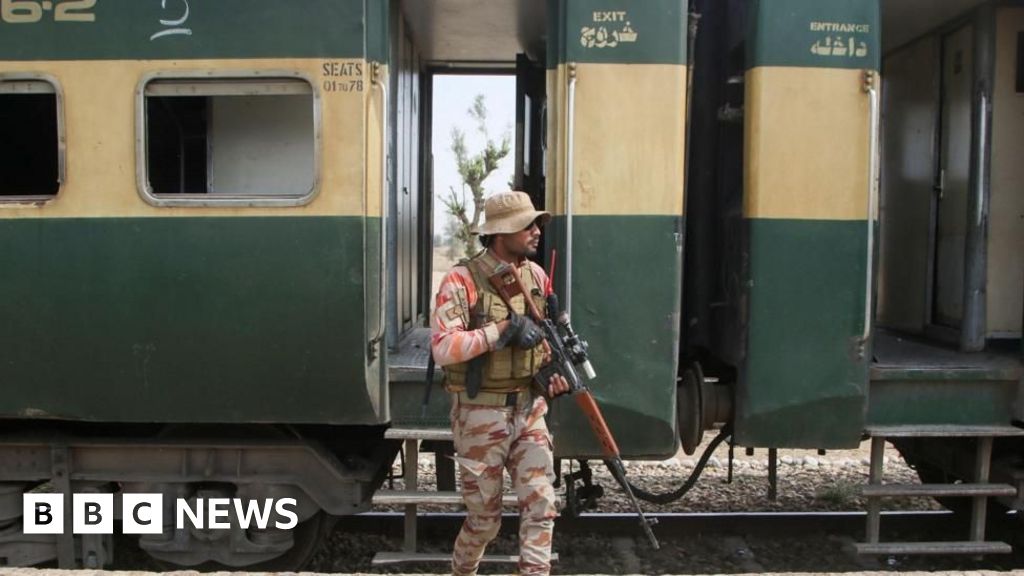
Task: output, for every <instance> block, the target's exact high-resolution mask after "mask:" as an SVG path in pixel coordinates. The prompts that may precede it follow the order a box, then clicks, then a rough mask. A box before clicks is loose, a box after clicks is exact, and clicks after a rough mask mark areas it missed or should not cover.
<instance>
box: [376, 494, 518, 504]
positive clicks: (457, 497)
mask: <svg viewBox="0 0 1024 576" xmlns="http://www.w3.org/2000/svg"><path fill="white" fill-rule="evenodd" d="M373 503H374V504H381V505H392V506H401V505H407V504H435V505H441V506H457V505H460V504H462V495H461V494H459V493H458V492H452V491H437V492H423V491H417V490H381V491H379V492H377V493H376V494H374V495H373ZM501 503H502V505H504V506H515V505H516V504H517V500H516V496H515V494H505V495H503V496H502V497H501Z"/></svg>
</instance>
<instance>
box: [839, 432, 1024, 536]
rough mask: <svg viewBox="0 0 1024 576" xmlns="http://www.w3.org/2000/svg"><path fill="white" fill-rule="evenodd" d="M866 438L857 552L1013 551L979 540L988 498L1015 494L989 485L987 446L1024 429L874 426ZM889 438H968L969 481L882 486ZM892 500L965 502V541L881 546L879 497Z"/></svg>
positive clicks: (989, 448) (1006, 487)
mask: <svg viewBox="0 0 1024 576" xmlns="http://www.w3.org/2000/svg"><path fill="white" fill-rule="evenodd" d="M868 433H869V434H871V469H870V473H869V476H868V484H867V485H866V486H864V487H863V488H862V489H861V493H862V494H863V495H864V497H865V498H866V499H867V503H868V515H867V527H866V530H865V536H866V538H865V540H867V542H862V543H859V544H856V550H857V553H858V554H865V555H868V554H870V555H890V554H922V555H923V554H967V555H971V556H981V555H984V554H1007V553H1010V552H1012V551H1013V548H1012V547H1011V546H1010V545H1009V544H1006V543H1004V542H989V541H986V540H985V520H986V512H987V507H988V499H989V497H991V496H1010V497H1013V496H1016V495H1017V488H1016V487H1014V486H1010V485H1007V484H990V483H989V481H988V480H989V471H990V467H991V461H992V444H993V442H994V439H995V438H996V437H999V436H1020V435H1021V434H1024V430H1021V429H1019V428H1016V427H1014V426H931V425H928V426H920V425H912V426H879V427H874V428H869V429H868ZM893 437H904V438H905V437H931V438H974V439H975V441H976V442H977V447H976V449H977V452H976V454H975V458H974V462H975V464H974V471H973V478H972V480H973V482H971V483H963V484H916V485H915V484H883V483H882V476H883V472H884V464H885V456H884V453H885V440H886V438H893ZM892 496H955V497H963V498H970V499H971V525H970V529H969V533H968V538H969V539H968V540H967V541H949V542H881V541H880V534H881V529H880V528H881V526H880V524H881V499H882V498H889V497H892Z"/></svg>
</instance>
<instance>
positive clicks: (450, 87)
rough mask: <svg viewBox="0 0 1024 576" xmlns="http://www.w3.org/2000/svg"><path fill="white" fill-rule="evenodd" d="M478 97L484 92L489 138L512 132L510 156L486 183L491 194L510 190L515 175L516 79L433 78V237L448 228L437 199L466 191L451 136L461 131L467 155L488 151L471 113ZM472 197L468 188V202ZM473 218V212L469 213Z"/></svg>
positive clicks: (487, 191) (438, 76) (496, 77)
mask: <svg viewBox="0 0 1024 576" xmlns="http://www.w3.org/2000/svg"><path fill="white" fill-rule="evenodd" d="M477 94H483V96H484V103H485V104H486V105H487V130H488V133H489V135H490V138H491V139H492V140H494V141H495V142H500V141H501V137H502V135H503V134H504V133H506V132H507V133H508V137H509V146H510V152H509V154H508V156H506V157H505V158H504V160H502V162H501V164H500V165H499V166H498V169H497V170H495V171H494V173H493V174H491V176H490V177H489V178H488V179H487V180H485V181H484V190H485V192H486V193H487V194H491V193H493V192H499V191H501V190H508V182H509V181H511V180H512V176H513V174H514V173H515V126H516V79H515V76H510V75H506V76H476V75H472V76H470V75H463V76H441V75H437V76H434V110H433V113H434V131H433V149H434V194H435V199H434V234H435V235H436V234H439V233H440V232H441V231H443V230H444V223H445V220H446V219H447V218H448V214H447V212H446V210H445V207H444V204H442V203H441V201H440V199H439V198H438V196H439V195H445V196H446V195H447V194H448V191H449V187H453V188H455V190H456V191H457V192H461V191H462V189H463V186H462V179H461V178H460V177H459V172H458V169H457V167H456V163H455V154H454V153H453V152H452V149H451V142H452V139H451V132H452V128H453V127H458V128H460V129H461V130H462V132H463V133H464V134H465V135H466V151H467V153H468V154H470V155H473V154H475V153H478V152H480V151H481V150H483V149H484V144H485V141H484V136H483V135H482V134H481V133H480V131H479V130H477V125H476V121H475V120H473V118H472V117H471V116H470V115H469V112H468V110H469V109H470V108H471V107H472V106H473V99H474V98H476V95H477ZM470 198H471V193H470V191H469V189H468V188H467V189H466V200H467V201H470ZM470 217H472V214H471V215H470Z"/></svg>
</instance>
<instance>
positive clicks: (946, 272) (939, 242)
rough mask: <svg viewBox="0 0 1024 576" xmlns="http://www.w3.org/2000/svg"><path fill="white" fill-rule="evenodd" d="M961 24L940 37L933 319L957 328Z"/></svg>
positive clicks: (965, 121) (964, 46)
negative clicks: (939, 113)
mask: <svg viewBox="0 0 1024 576" xmlns="http://www.w3.org/2000/svg"><path fill="white" fill-rule="evenodd" d="M973 38H974V27H973V26H972V25H970V24H967V25H964V26H962V27H960V28H958V29H957V30H955V31H953V32H952V33H950V34H948V35H946V36H945V37H943V39H942V95H941V97H940V100H941V103H942V104H941V106H942V119H941V124H940V128H939V130H940V136H939V138H940V145H939V162H940V172H939V178H938V182H937V184H936V186H935V206H936V211H935V245H934V248H933V255H934V256H933V257H934V263H933V266H934V270H935V274H934V277H933V278H932V282H933V283H934V286H933V289H932V290H933V293H934V294H935V297H934V300H933V302H932V310H931V313H932V323H933V324H936V325H939V326H945V327H949V328H953V329H955V330H959V329H960V323H961V320H962V319H963V312H964V263H965V260H964V256H965V253H964V251H965V247H966V246H965V243H966V240H967V196H968V186H969V185H968V182H969V178H970V174H969V173H970V166H971V98H972V84H973V81H972V68H973V59H974V58H973V54H972V45H973V42H974V40H973Z"/></svg>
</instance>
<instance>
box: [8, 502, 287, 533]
mask: <svg viewBox="0 0 1024 576" xmlns="http://www.w3.org/2000/svg"><path fill="white" fill-rule="evenodd" d="M120 498H121V510H122V514H121V529H122V532H123V533H125V534H160V533H162V532H163V529H164V504H163V499H164V498H163V494H122V495H121V496H120ZM296 505H297V503H296V501H295V499H294V498H281V499H279V500H272V499H270V498H266V499H263V500H262V501H260V500H242V499H240V498H207V499H203V498H196V500H195V504H190V503H189V501H188V500H185V499H184V498H178V499H176V500H175V502H174V519H175V523H174V525H175V527H176V528H178V529H179V530H181V529H185V528H188V527H194V528H198V529H210V530H228V529H230V528H231V526H232V521H234V522H236V523H237V524H238V526H239V527H240V528H242V529H244V530H247V529H249V528H250V527H255V528H259V529H261V530H265V529H266V528H267V527H268V526H271V525H272V526H273V527H274V528H277V529H280V530H291V529H292V528H294V527H295V526H296V525H297V524H298V523H299V517H298V515H297V514H296V513H295V508H296ZM22 512H23V514H22V530H23V532H24V533H25V534H63V533H64V518H65V516H64V514H65V513H66V512H67V511H66V510H64V496H63V495H62V494H25V495H24V498H23V500H22ZM275 512H276V516H277V518H276V519H275V521H274V522H271V521H270V520H271V517H272V516H274V513H275ZM232 513H234V514H233V515H232ZM114 515H115V509H114V495H113V494H73V495H72V498H71V528H72V532H74V533H75V534H113V533H114Z"/></svg>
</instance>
